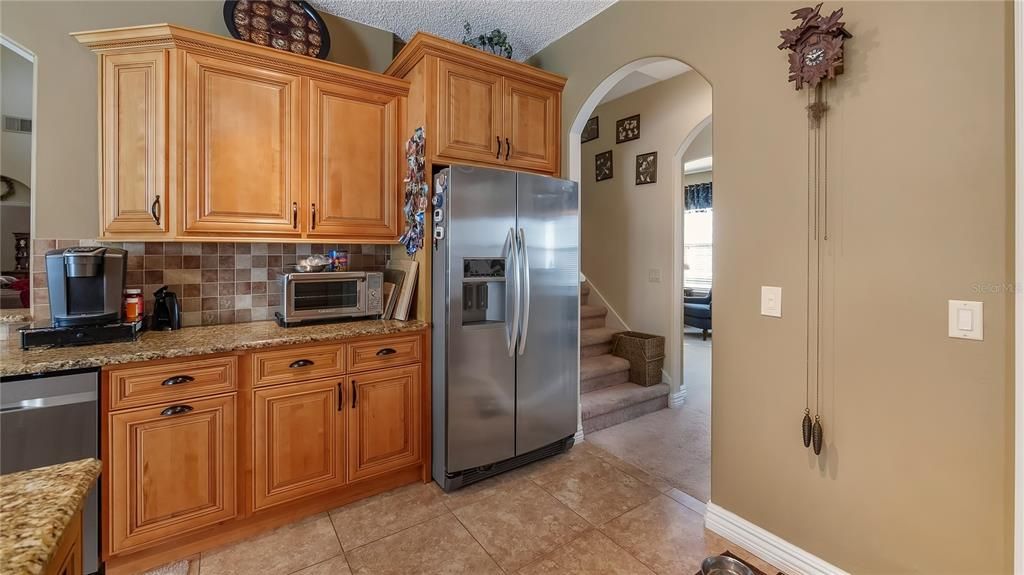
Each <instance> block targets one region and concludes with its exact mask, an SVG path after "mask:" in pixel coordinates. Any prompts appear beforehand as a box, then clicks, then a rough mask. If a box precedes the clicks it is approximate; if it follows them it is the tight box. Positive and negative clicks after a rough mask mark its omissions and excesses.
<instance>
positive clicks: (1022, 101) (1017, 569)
mask: <svg viewBox="0 0 1024 575" xmlns="http://www.w3.org/2000/svg"><path fill="white" fill-rule="evenodd" d="M1013 5H1014V26H1013V31H1014V45H1015V49H1014V110H1015V113H1014V115H1015V117H1016V129H1015V132H1016V134H1015V140H1014V141H1015V146H1014V153H1015V155H1016V159H1015V168H1014V173H1015V176H1014V178H1015V180H1016V181H1015V187H1016V198H1015V202H1014V204H1015V206H1016V211H1017V213H1016V217H1015V218H1014V222H1015V227H1016V238H1017V241H1016V244H1015V252H1016V253H1015V257H1016V260H1017V266H1016V267H1017V272H1016V278H1015V281H1014V284H1013V290H1014V294H1015V296H1014V297H1015V299H1014V308H1015V314H1014V315H1015V316H1016V319H1015V325H1016V327H1015V330H1014V348H1015V349H1016V356H1015V357H1014V362H1013V363H1014V366H1015V372H1016V375H1015V379H1016V382H1017V383H1016V389H1015V392H1014V397H1015V398H1016V404H1017V405H1016V409H1015V416H1014V422H1015V427H1016V434H1015V436H1014V437H1015V440H1014V450H1015V452H1016V456H1015V459H1016V464H1015V466H1014V467H1015V470H1016V472H1015V476H1016V478H1015V487H1014V493H1015V495H1014V501H1015V503H1014V537H1013V539H1014V541H1015V542H1016V543H1015V548H1014V552H1013V555H1014V568H1013V570H1014V573H1016V574H1017V575H1024V0H1015V2H1014V3H1013Z"/></svg>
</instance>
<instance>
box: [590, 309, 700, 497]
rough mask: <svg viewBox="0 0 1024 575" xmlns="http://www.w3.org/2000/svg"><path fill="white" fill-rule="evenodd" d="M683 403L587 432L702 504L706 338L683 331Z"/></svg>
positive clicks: (594, 438) (692, 332)
mask: <svg viewBox="0 0 1024 575" xmlns="http://www.w3.org/2000/svg"><path fill="white" fill-rule="evenodd" d="M683 380H684V381H685V382H686V386H687V395H686V403H685V404H684V405H683V407H681V408H679V409H662V410H661V411H656V412H654V413H650V414H648V415H645V416H643V417H638V418H637V419H634V420H631V421H627V422H625V423H620V424H619V425H616V426H613V427H609V428H607V429H602V430H600V431H597V432H594V433H591V434H588V435H587V436H586V437H585V439H586V440H588V441H593V442H594V443H595V444H597V445H598V446H600V447H602V448H603V449H605V450H607V451H610V452H611V453H613V454H614V455H615V456H616V457H619V458H620V459H623V460H625V461H628V462H629V463H632V464H633V465H636V466H637V467H640V468H641V469H643V470H644V471H647V472H648V473H651V474H652V475H657V476H658V477H660V478H662V479H664V480H665V481H666V482H667V483H669V484H670V485H672V486H673V487H675V488H676V489H679V490H680V491H682V492H684V493H686V494H689V495H691V496H693V497H695V498H697V499H699V500H701V501H703V502H705V503H707V501H708V499H710V498H711V339H710V338H709V339H708V341H706V342H705V341H701V338H700V331H699V330H690V329H687V331H686V334H685V340H684V343H683Z"/></svg>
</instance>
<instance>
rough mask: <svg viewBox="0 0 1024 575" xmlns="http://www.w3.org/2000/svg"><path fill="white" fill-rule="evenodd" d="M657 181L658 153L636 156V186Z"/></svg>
mask: <svg viewBox="0 0 1024 575" xmlns="http://www.w3.org/2000/svg"><path fill="white" fill-rule="evenodd" d="M657 181H658V152H650V153H647V154H637V156H636V185H638V186H639V185H642V184H653V183H655V182H657Z"/></svg>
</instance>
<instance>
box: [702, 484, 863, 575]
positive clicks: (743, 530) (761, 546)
mask: <svg viewBox="0 0 1024 575" xmlns="http://www.w3.org/2000/svg"><path fill="white" fill-rule="evenodd" d="M704 527H706V528H707V529H708V530H710V531H713V532H715V533H717V534H718V535H721V536H722V537H724V538H726V539H728V540H729V541H731V542H733V543H735V544H737V545H739V546H740V547H742V548H744V549H746V550H747V551H749V552H751V553H753V554H754V555H757V556H758V557H760V558H761V559H762V560H764V561H767V562H768V563H771V564H772V565H773V566H775V567H778V568H779V569H781V570H782V571H783V572H785V573H787V574H788V575H819V574H821V575H849V573H847V572H846V571H843V570H842V569H840V568H839V567H836V566H835V565H832V564H831V563H829V562H827V561H825V560H824V559H822V558H820V557H818V556H816V555H813V554H811V553H809V552H807V551H804V550H803V549H801V548H799V547H797V546H796V545H793V544H792V543H790V542H788V541H786V540H785V539H782V538H781V537H779V536H777V535H775V534H774V533H771V532H769V531H766V530H764V529H762V528H760V527H758V526H757V525H754V524H753V523H751V522H749V521H747V520H746V519H743V518H742V517H740V516H739V515H736V514H735V513H732V512H729V511H726V510H725V509H722V508H721V507H719V506H718V505H715V504H714V503H712V502H710V501H709V502H708V506H707V512H706V513H705V514H704Z"/></svg>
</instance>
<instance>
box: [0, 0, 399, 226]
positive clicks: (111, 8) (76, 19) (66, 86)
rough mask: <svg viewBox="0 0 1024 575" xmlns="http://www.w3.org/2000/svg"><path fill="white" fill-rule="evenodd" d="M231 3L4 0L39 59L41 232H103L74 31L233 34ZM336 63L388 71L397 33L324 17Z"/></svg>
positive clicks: (10, 30) (83, 64)
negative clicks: (166, 29) (151, 27)
mask: <svg viewBox="0 0 1024 575" xmlns="http://www.w3.org/2000/svg"><path fill="white" fill-rule="evenodd" d="M223 6H224V3H223V2H220V1H214V0H206V1H182V0H171V1H163V0H159V1H158V0H135V1H77V2H76V1H72V2H42V1H18V0H4V1H3V2H2V3H0V32H2V33H3V34H4V35H5V36H8V37H10V38H11V39H13V40H14V41H16V42H18V43H19V44H21V45H22V46H24V47H26V48H28V49H29V50H31V51H32V52H33V53H34V54H35V55H36V57H37V63H38V66H39V70H38V83H39V84H38V96H37V107H38V110H37V125H36V128H37V133H36V137H37V147H36V154H37V158H36V161H37V164H36V167H37V182H36V190H35V192H36V195H35V200H36V208H35V218H36V221H35V235H36V237H41V238H67V239H88V238H94V237H96V235H97V234H98V233H99V197H98V191H97V178H98V175H97V169H98V162H99V159H98V156H97V154H98V152H97V133H96V132H97V124H96V109H97V103H96V97H97V87H96V66H97V58H96V55H95V54H93V53H92V52H91V51H89V49H88V48H86V47H84V46H82V45H80V44H79V43H78V42H77V41H76V40H75V39H74V38H72V37H70V36H69V35H68V34H69V33H71V32H77V31H81V30H93V29H99V28H116V27H120V26H133V25H141V24H155V23H161V22H169V23H171V24H178V25H181V26H186V27H189V28H194V29H196V30H201V31H204V32H211V33H215V34H221V35H224V36H227V35H228V32H227V28H226V27H225V26H224V19H223V15H222V10H223ZM323 16H324V20H325V21H326V22H327V27H328V29H329V30H330V31H331V53H330V56H329V59H330V60H332V61H334V62H339V63H342V64H348V65H351V66H356V67H359V68H366V69H370V70H374V71H382V70H384V68H386V67H387V65H388V64H389V63H390V62H391V48H392V35H391V33H390V32H385V31H383V30H378V29H376V28H371V27H369V26H364V25H362V24H357V23H355V22H349V21H346V20H343V19H341V18H336V17H334V16H330V15H328V14H324V15H323Z"/></svg>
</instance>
